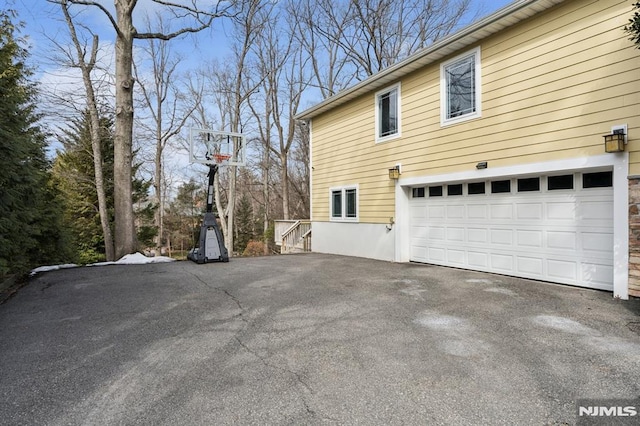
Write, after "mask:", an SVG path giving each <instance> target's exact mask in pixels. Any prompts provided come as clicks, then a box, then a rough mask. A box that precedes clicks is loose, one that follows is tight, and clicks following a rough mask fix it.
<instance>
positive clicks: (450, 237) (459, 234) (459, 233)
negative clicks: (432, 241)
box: [447, 227, 465, 242]
mask: <svg viewBox="0 0 640 426" xmlns="http://www.w3.org/2000/svg"><path fill="white" fill-rule="evenodd" d="M464 240H465V230H464V228H462V227H459V228H458V227H455V228H454V227H448V228H447V241H459V242H464Z"/></svg>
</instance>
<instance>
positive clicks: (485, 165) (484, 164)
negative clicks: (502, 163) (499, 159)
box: [476, 161, 488, 170]
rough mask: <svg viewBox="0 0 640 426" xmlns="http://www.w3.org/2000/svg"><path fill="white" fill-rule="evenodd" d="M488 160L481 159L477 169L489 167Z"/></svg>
mask: <svg viewBox="0 0 640 426" xmlns="http://www.w3.org/2000/svg"><path fill="white" fill-rule="evenodd" d="M487 165H488V164H487V162H486V161H481V162H479V163H478V164H476V169H478V170H481V169H486V168H487Z"/></svg>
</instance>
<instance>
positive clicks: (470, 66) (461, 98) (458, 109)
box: [440, 48, 480, 126]
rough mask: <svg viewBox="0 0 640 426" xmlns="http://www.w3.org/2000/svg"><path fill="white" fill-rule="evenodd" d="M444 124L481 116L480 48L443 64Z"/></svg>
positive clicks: (442, 103) (441, 76) (441, 70)
mask: <svg viewBox="0 0 640 426" xmlns="http://www.w3.org/2000/svg"><path fill="white" fill-rule="evenodd" d="M440 81H441V85H440V111H441V124H442V125H443V126H445V125H448V124H454V123H457V122H460V121H465V120H469V119H472V118H476V117H480V48H476V49H474V50H472V51H471V52H467V53H465V54H463V55H460V56H458V57H455V58H453V59H451V60H449V61H447V62H444V63H443V64H442V65H441V66H440Z"/></svg>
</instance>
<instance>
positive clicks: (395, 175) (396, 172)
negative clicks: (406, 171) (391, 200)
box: [389, 164, 400, 180]
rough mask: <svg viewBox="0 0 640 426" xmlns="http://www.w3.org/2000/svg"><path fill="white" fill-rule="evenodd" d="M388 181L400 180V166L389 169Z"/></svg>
mask: <svg viewBox="0 0 640 426" xmlns="http://www.w3.org/2000/svg"><path fill="white" fill-rule="evenodd" d="M389 179H394V180H395V179H400V164H396V165H395V167H392V168H390V169H389Z"/></svg>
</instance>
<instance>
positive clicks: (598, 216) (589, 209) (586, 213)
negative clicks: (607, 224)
mask: <svg viewBox="0 0 640 426" xmlns="http://www.w3.org/2000/svg"><path fill="white" fill-rule="evenodd" d="M580 207H581V209H580V212H581V214H582V219H584V220H603V219H609V220H610V219H611V216H612V214H611V213H612V212H611V203H610V202H604V201H584V202H582V203H581V206H580Z"/></svg>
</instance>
